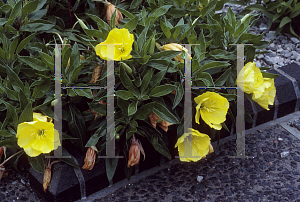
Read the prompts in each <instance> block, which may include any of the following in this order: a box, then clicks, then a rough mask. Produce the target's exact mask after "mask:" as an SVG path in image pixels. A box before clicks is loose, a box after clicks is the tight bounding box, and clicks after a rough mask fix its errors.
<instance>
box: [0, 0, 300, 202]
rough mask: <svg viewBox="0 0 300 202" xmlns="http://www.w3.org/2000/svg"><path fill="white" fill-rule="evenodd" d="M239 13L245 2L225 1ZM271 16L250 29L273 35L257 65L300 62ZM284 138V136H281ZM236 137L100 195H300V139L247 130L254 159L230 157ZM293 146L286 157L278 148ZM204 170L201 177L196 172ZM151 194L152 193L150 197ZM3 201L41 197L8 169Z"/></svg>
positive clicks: (1, 187) (276, 130)
mask: <svg viewBox="0 0 300 202" xmlns="http://www.w3.org/2000/svg"><path fill="white" fill-rule="evenodd" d="M229 6H230V7H231V8H232V10H233V11H234V12H235V13H240V12H241V11H242V9H243V8H244V7H242V6H237V5H231V4H226V5H225V7H224V9H223V12H226V11H227V10H228V7H229ZM267 22H268V19H267V18H266V17H265V16H261V18H260V19H259V21H258V22H257V23H256V25H255V26H254V27H253V28H251V30H250V32H251V33H256V34H261V33H263V32H266V34H265V36H264V38H263V39H264V40H267V41H270V40H272V39H274V41H273V42H272V43H271V44H270V46H268V47H267V48H266V49H265V50H267V51H270V53H268V54H264V55H260V56H258V57H257V58H256V59H255V62H256V63H257V66H258V67H260V66H266V67H272V68H274V67H280V66H284V65H287V64H290V63H293V62H297V63H298V64H299V65H300V41H299V40H298V39H296V38H294V37H291V36H289V35H286V34H279V35H277V36H276V37H274V33H275V31H269V30H268V29H267ZM279 137H280V138H282V139H283V140H281V139H280V138H279ZM235 146H236V145H235V140H232V141H229V142H228V143H226V144H224V145H222V146H220V151H221V152H220V154H219V155H217V154H216V153H213V154H211V155H210V156H209V157H208V158H207V159H206V160H203V161H202V160H201V161H199V162H196V163H179V164H176V165H173V166H171V167H170V168H168V169H165V170H162V171H161V172H159V173H157V174H155V175H152V176H150V177H147V178H145V179H143V180H141V181H140V182H138V183H135V184H133V185H130V186H126V187H124V188H121V189H119V190H118V191H116V192H115V193H114V194H111V195H109V196H107V197H105V198H101V199H97V200H94V201H95V202H96V201H299V202H300V191H299V190H300V165H299V163H300V152H299V151H300V141H299V140H297V139H296V138H294V136H293V135H291V134H289V133H287V132H286V131H285V130H283V129H282V128H281V127H279V126H274V127H271V128H268V129H265V130H263V131H256V132H255V133H253V134H247V136H246V155H253V156H255V158H254V159H229V158H227V156H228V155H234V154H235ZM283 151H289V152H290V153H289V155H288V156H287V157H284V158H281V156H280V153H281V152H283ZM198 176H203V180H202V181H201V182H197V177H198ZM150 198H151V199H150ZM0 201H1V202H6V201H12V202H13V201H24V202H39V201H41V200H40V199H38V198H37V196H36V195H35V194H34V193H33V192H32V190H31V189H30V187H29V184H28V183H27V182H26V177H24V176H22V175H20V174H18V173H16V172H14V171H12V170H11V171H10V173H9V175H8V177H6V178H4V179H2V180H1V182H0Z"/></svg>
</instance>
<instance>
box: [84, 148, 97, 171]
mask: <svg viewBox="0 0 300 202" xmlns="http://www.w3.org/2000/svg"><path fill="white" fill-rule="evenodd" d="M95 160H96V151H95V149H93V148H92V147H89V148H88V150H87V152H86V155H85V159H84V165H83V167H82V169H85V170H92V169H93V168H94V165H95Z"/></svg>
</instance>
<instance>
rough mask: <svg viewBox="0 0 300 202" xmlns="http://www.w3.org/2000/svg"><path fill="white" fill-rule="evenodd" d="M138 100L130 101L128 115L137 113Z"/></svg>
mask: <svg viewBox="0 0 300 202" xmlns="http://www.w3.org/2000/svg"><path fill="white" fill-rule="evenodd" d="M137 104H138V102H133V103H130V104H129V106H128V116H131V115H133V114H135V113H136V110H137Z"/></svg>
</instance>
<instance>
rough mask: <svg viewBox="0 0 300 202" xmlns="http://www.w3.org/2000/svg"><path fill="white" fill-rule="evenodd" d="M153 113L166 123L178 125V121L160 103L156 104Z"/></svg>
mask: <svg viewBox="0 0 300 202" xmlns="http://www.w3.org/2000/svg"><path fill="white" fill-rule="evenodd" d="M153 112H154V113H155V114H156V115H157V116H159V117H160V118H161V119H162V120H164V121H167V122H169V123H174V124H177V123H178V119H177V118H176V117H175V116H174V115H173V114H172V113H171V112H170V111H169V110H168V109H167V108H166V107H165V106H163V105H162V104H160V103H158V102H155V105H154V108H153Z"/></svg>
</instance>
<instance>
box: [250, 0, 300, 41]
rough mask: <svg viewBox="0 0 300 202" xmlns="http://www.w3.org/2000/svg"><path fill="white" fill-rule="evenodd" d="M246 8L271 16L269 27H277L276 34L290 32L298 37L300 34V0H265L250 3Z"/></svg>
mask: <svg viewBox="0 0 300 202" xmlns="http://www.w3.org/2000/svg"><path fill="white" fill-rule="evenodd" d="M245 9H246V10H257V11H261V12H262V13H263V14H264V15H265V16H267V17H268V18H269V22H268V28H269V29H270V28H271V27H272V26H273V27H276V28H275V29H276V32H275V35H277V34H278V33H280V32H288V33H290V34H292V35H294V36H296V37H297V38H298V37H299V36H300V28H299V20H300V2H298V0H279V1H273V0H264V1H263V2H259V3H256V4H252V5H249V6H247V7H246V8H245Z"/></svg>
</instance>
